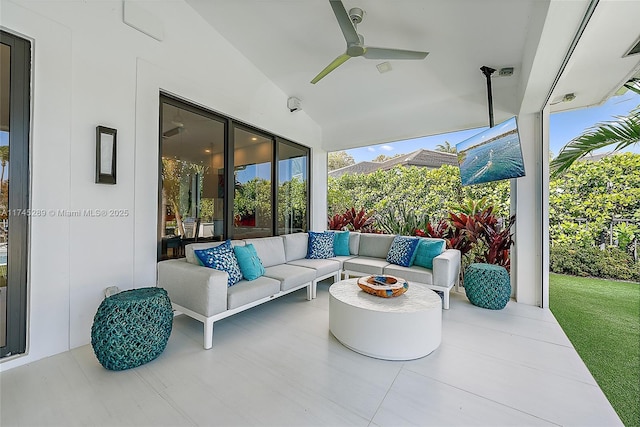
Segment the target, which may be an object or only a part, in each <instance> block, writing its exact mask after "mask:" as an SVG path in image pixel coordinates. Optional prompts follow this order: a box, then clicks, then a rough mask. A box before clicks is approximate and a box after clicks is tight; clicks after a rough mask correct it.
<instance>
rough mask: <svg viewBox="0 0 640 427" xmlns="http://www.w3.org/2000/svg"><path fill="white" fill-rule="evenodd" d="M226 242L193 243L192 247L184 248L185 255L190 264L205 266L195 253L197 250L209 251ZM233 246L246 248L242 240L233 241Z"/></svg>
mask: <svg viewBox="0 0 640 427" xmlns="http://www.w3.org/2000/svg"><path fill="white" fill-rule="evenodd" d="M223 243H224V242H203V243H191V244H190V245H187V246H185V247H184V255H185V257H186V258H187V262H188V263H189V264H194V265H203V264H202V262H201V261H200V259H199V258H198V257H197V256H196V254H195V253H194V252H193V251H194V250H196V249H198V250H199V249H209V248H215V247H216V246H219V245H221V244H223ZM231 246H232V247H233V246H244V242H243V241H242V240H232V241H231Z"/></svg>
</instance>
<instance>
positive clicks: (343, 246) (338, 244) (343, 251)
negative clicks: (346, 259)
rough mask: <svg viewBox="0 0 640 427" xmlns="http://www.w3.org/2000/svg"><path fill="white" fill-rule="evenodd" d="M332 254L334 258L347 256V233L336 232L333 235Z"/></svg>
mask: <svg viewBox="0 0 640 427" xmlns="http://www.w3.org/2000/svg"><path fill="white" fill-rule="evenodd" d="M333 253H334V255H335V256H349V255H351V253H349V232H348V231H336V232H334V233H333Z"/></svg>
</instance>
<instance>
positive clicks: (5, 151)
mask: <svg viewBox="0 0 640 427" xmlns="http://www.w3.org/2000/svg"><path fill="white" fill-rule="evenodd" d="M8 162H9V146H8V145H2V146H0V168H2V169H1V171H0V193H1V192H2V184H4V169H5V168H6V167H7V163H8Z"/></svg>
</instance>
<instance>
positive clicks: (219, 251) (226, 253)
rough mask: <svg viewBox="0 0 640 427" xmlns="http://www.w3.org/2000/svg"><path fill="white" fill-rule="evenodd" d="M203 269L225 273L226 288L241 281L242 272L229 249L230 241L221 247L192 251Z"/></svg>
mask: <svg viewBox="0 0 640 427" xmlns="http://www.w3.org/2000/svg"><path fill="white" fill-rule="evenodd" d="M193 252H194V253H195V254H196V256H197V257H198V259H200V261H202V265H204V266H205V267H209V268H213V269H215V270H220V271H225V272H226V273H227V274H228V275H229V280H228V282H227V286H233V285H235V284H236V283H238V282H239V281H240V280H242V272H241V271H240V266H239V265H238V260H237V259H236V256H235V255H234V253H233V249H231V240H227V241H226V242H224V243H223V244H221V245H218V246H214V247H213V248H207V249H196V250H195V251H193Z"/></svg>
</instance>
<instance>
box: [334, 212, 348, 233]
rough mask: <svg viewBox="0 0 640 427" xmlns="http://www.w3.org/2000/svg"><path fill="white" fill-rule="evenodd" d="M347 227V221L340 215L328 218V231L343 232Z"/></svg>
mask: <svg viewBox="0 0 640 427" xmlns="http://www.w3.org/2000/svg"><path fill="white" fill-rule="evenodd" d="M347 225H349V220H348V219H347V218H345V217H344V215H342V214H335V215H334V216H333V217H329V230H344V229H345V227H346V226H347Z"/></svg>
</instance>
